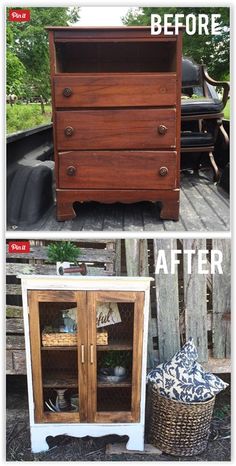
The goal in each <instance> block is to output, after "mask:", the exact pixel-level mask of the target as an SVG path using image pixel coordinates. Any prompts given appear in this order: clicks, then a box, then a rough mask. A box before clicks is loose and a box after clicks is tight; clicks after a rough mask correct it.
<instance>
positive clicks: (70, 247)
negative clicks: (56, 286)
mask: <svg viewBox="0 0 236 466" xmlns="http://www.w3.org/2000/svg"><path fill="white" fill-rule="evenodd" d="M80 254H81V251H80V249H79V248H78V247H77V246H75V244H73V243H71V242H70V241H56V242H55V243H50V244H49V246H48V247H47V256H48V261H49V262H52V263H56V268H57V274H58V275H64V273H73V272H74V273H81V275H86V274H87V269H86V265H85V264H80V265H79V264H78V258H79V255H80ZM73 264H75V266H74V267H71V265H73ZM77 264H78V265H77Z"/></svg>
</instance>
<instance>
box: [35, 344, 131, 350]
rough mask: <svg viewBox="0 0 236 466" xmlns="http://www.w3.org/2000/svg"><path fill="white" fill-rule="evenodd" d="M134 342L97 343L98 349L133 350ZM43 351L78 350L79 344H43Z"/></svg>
mask: <svg viewBox="0 0 236 466" xmlns="http://www.w3.org/2000/svg"><path fill="white" fill-rule="evenodd" d="M132 349H133V346H132V343H126V342H124V343H109V345H97V351H132ZM41 351H77V346H41Z"/></svg>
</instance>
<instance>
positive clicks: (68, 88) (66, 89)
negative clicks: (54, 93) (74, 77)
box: [63, 87, 72, 97]
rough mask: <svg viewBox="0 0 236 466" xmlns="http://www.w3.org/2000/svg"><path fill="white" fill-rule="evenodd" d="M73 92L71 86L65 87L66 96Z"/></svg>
mask: <svg viewBox="0 0 236 466" xmlns="http://www.w3.org/2000/svg"><path fill="white" fill-rule="evenodd" d="M71 94H72V90H71V88H70V87H65V89H63V95H64V97H70V96H71Z"/></svg>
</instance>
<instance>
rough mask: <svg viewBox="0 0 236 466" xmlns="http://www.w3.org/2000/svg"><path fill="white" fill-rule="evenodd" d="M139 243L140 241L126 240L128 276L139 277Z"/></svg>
mask: <svg viewBox="0 0 236 466" xmlns="http://www.w3.org/2000/svg"><path fill="white" fill-rule="evenodd" d="M139 241H140V240H138V239H127V238H126V239H125V256H126V269H127V275H128V276H131V277H133V276H134V277H138V276H139Z"/></svg>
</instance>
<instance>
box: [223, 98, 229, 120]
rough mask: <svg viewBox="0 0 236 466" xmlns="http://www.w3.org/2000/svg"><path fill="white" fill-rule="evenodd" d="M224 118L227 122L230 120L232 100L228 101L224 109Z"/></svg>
mask: <svg viewBox="0 0 236 466" xmlns="http://www.w3.org/2000/svg"><path fill="white" fill-rule="evenodd" d="M224 118H225V120H230V100H228V102H227V104H226V106H225V108H224Z"/></svg>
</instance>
